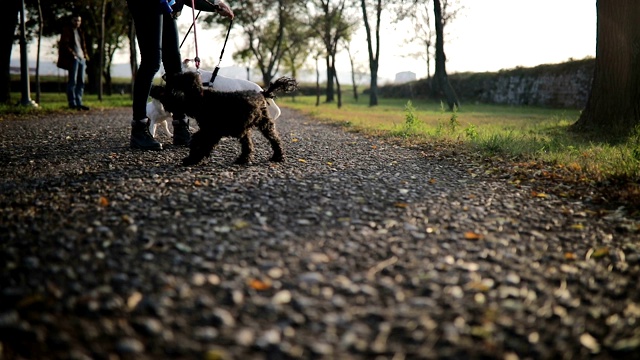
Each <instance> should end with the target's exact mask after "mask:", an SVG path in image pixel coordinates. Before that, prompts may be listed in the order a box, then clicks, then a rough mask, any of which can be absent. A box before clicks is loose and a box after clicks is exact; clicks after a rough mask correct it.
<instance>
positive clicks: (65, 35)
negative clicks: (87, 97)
mask: <svg viewBox="0 0 640 360" xmlns="http://www.w3.org/2000/svg"><path fill="white" fill-rule="evenodd" d="M81 24H82V17H80V15H78V14H73V15H72V16H71V22H70V23H69V24H68V25H65V26H64V27H63V28H62V34H61V35H60V42H59V43H58V62H57V66H58V67H59V68H61V69H65V70H68V71H69V79H68V82H67V100H68V102H69V107H70V108H71V109H76V110H89V108H88V107H87V106H84V105H83V104H82V95H83V94H84V73H85V69H86V67H87V61H88V60H89V57H88V52H87V45H86V43H85V41H84V33H83V32H82V29H81V28H80V25H81Z"/></svg>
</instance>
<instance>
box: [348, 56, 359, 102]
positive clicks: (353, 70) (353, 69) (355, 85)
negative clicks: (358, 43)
mask: <svg viewBox="0 0 640 360" xmlns="http://www.w3.org/2000/svg"><path fill="white" fill-rule="evenodd" d="M346 48H347V54H349V63H350V64H351V84H352V85H353V99H354V100H355V102H358V83H357V82H356V67H355V64H354V62H353V57H352V56H351V51H349V47H348V46H346Z"/></svg>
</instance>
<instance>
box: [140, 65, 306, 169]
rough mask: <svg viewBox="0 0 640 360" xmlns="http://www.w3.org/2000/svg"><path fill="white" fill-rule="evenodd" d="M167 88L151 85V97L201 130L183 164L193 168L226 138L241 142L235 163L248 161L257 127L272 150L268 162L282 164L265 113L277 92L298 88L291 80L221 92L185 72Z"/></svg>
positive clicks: (279, 148) (171, 79) (277, 140)
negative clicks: (185, 115) (194, 120)
mask: <svg viewBox="0 0 640 360" xmlns="http://www.w3.org/2000/svg"><path fill="white" fill-rule="evenodd" d="M166 80H167V85H166V86H154V87H153V88H152V91H151V96H152V97H154V98H157V99H158V100H160V102H162V105H164V107H165V109H166V110H167V111H171V112H183V113H185V114H187V116H189V117H191V118H194V119H196V122H197V123H198V127H199V128H200V130H198V132H196V133H195V134H194V135H193V136H192V138H191V142H190V143H189V156H187V157H186V158H184V159H183V160H182V164H183V165H195V164H197V163H199V162H200V161H201V160H202V159H204V158H205V157H209V156H210V155H211V151H212V150H213V148H214V147H215V146H216V145H217V144H218V142H219V141H220V139H221V138H222V137H225V136H230V137H235V138H238V139H240V144H241V146H242V152H241V153H240V156H239V157H238V158H237V159H236V161H235V162H236V163H237V164H246V163H248V162H249V161H251V157H252V153H253V151H254V147H253V141H252V140H251V129H252V128H254V127H256V128H258V129H259V130H260V132H262V134H263V135H264V136H265V137H266V138H267V139H268V140H269V143H270V144H271V148H272V149H273V156H271V159H270V160H271V161H278V162H280V161H284V154H283V150H282V144H281V141H280V137H279V136H278V133H277V132H276V127H275V124H274V122H273V119H271V117H270V116H269V112H268V111H267V102H266V98H273V97H274V93H275V92H277V91H283V92H291V91H293V90H295V89H297V85H298V84H297V82H296V81H295V80H294V79H291V78H287V77H281V78H279V79H278V80H276V82H274V83H271V85H270V86H269V88H268V89H266V90H264V91H262V92H256V91H233V92H220V91H215V90H212V89H208V88H204V87H203V85H202V80H201V79H200V75H199V74H198V73H195V72H184V73H180V74H176V75H173V76H172V77H169V78H167V79H166Z"/></svg>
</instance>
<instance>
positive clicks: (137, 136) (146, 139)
mask: <svg viewBox="0 0 640 360" xmlns="http://www.w3.org/2000/svg"><path fill="white" fill-rule="evenodd" d="M131 148H132V149H142V150H162V144H160V143H159V142H157V141H156V140H155V139H154V138H153V136H151V133H150V132H149V120H148V119H145V120H133V121H132V122H131Z"/></svg>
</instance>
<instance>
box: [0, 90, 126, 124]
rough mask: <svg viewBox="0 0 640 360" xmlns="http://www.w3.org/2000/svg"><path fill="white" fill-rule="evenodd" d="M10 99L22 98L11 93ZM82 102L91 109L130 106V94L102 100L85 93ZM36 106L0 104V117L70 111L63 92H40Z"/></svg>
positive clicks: (33, 95)
mask: <svg viewBox="0 0 640 360" xmlns="http://www.w3.org/2000/svg"><path fill="white" fill-rule="evenodd" d="M11 100H12V102H13V103H19V102H21V100H22V96H21V94H20V93H12V94H11ZM31 100H33V101H35V100H36V96H35V93H33V92H32V93H31ZM83 103H84V105H86V106H89V107H90V108H91V109H97V110H100V109H108V108H114V107H127V106H131V95H130V94H124V95H120V94H117V95H103V96H102V101H100V100H98V95H93V94H85V95H84V96H83ZM37 105H38V106H37V107H33V106H24V105H7V104H0V119H2V118H4V117H6V116H7V115H11V116H26V117H28V116H32V115H33V116H37V115H42V114H51V113H56V112H72V111H75V110H71V109H69V108H68V107H67V95H66V94H65V93H61V92H60V93H41V95H40V101H39V102H38V103H37Z"/></svg>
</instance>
